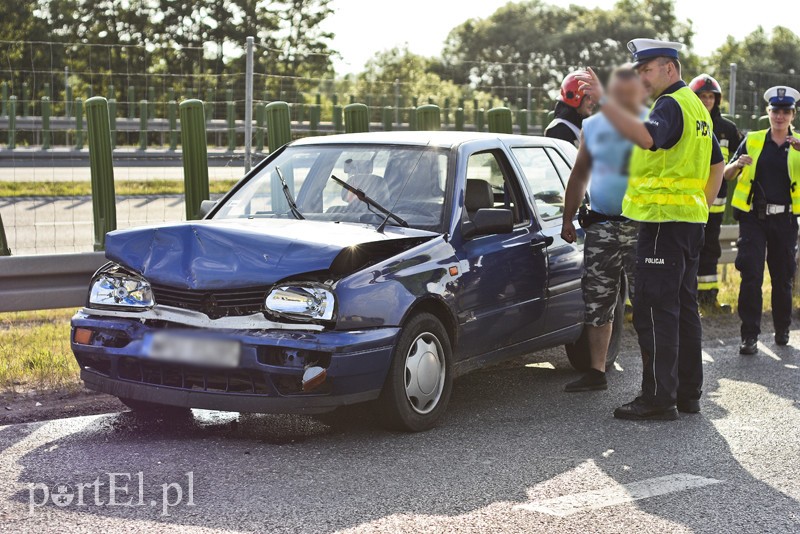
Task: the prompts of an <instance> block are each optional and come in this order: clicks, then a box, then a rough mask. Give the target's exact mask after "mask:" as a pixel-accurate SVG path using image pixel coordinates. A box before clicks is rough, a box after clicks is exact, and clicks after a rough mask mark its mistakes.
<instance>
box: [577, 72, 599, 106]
mask: <svg viewBox="0 0 800 534" xmlns="http://www.w3.org/2000/svg"><path fill="white" fill-rule="evenodd" d="M575 78H577V79H578V80H579V81H580V82H581V83H580V88H581V90H582V91H583V92H584V94H585V95H586V96H588V97H589V98H591V99H592V102H595V103H597V102H600V99H601V98H602V97H603V94H605V91H604V90H603V84H602V83H600V78H598V77H597V74H595V73H594V71H593V70H592V68H591V67H589V68H587V69H586V71H585V72H581V73H579V74H577V75H576V76H575Z"/></svg>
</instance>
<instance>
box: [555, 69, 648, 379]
mask: <svg viewBox="0 0 800 534" xmlns="http://www.w3.org/2000/svg"><path fill="white" fill-rule="evenodd" d="M644 94H645V92H644V88H643V87H642V84H641V82H640V81H639V77H638V76H637V74H636V71H634V70H633V69H631V68H627V67H622V68H619V69H617V70H615V71H614V72H613V73H612V75H611V79H610V81H609V87H608V95H609V98H612V99H615V100H616V101H617V102H619V103H620V104H621V105H622V106H623V107H625V108H626V109H628V110H629V111H630V112H631V113H632V114H634V115H637V116H639V117H644V116H645V115H646V113H647V110H646V109H645V108H644V107H643V106H642V102H643V100H644ZM632 149H633V145H632V143H631V142H630V141H627V140H626V139H624V138H623V137H622V136H621V135H619V133H618V132H617V131H616V129H614V127H613V126H612V125H611V123H610V122H609V121H608V119H606V118H605V115H603V114H598V115H594V116H592V117H589V118H588V119H586V120H584V121H583V131H582V132H581V141H580V147H579V148H578V156H577V158H576V160H575V165H574V166H573V168H572V173H571V174H570V177H569V184H568V185H567V192H566V197H565V202H564V204H565V205H564V220H563V226H562V231H561V236H562V237H563V238H564V239H565V240H566V241H567V242H569V243H573V242H575V241H576V240H577V232H576V230H575V225H574V224H573V222H572V221H573V218H574V217H575V213H576V212H577V211H578V208H579V206H580V205H581V203H582V201H583V199H584V198H585V196H586V190H587V187H588V189H589V198H590V201H591V209H590V210H588V212H587V213H585V214H584V215H583V217H582V218H581V224H582V226H583V228H584V230H585V231H586V241H585V243H584V249H583V250H584V269H585V271H584V275H583V300H584V302H585V303H586V311H585V317H584V323H585V328H586V336H587V338H588V344H589V358H590V362H591V368H590V369H589V370H588V371H587V372H586V373H585V374H584V375H583V376H582V377H581V378H579V379H578V380H575V381H573V382H570V383H569V384H567V385H566V387H565V388H564V390H565V391H568V392H576V391H593V390H601V389H607V388H608V382H607V381H606V360H607V355H608V346H609V343H610V341H611V333H612V331H613V323H614V320H620V321H621V320H623V318H622V317H614V309H615V307H616V305H617V299H618V297H619V293H620V290H621V288H622V282H621V281H622V279H623V277H624V276H626V275H627V278H628V283H627V287H628V288H629V290H631V291H629V295H630V297H631V299H633V298H634V295H633V294H632V289H633V275H634V264H635V262H636V237H637V234H638V230H639V225H638V223H636V222H634V221H630V220H628V219H626V218H624V217H622V198H623V197H624V196H625V191H626V189H627V186H628V171H627V166H628V160H629V159H630V153H631V150H632ZM590 176H591V180H590Z"/></svg>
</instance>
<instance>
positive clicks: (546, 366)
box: [525, 362, 555, 369]
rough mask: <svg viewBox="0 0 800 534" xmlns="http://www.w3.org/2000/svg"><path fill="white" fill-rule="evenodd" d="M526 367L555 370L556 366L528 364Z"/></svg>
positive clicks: (542, 363)
mask: <svg viewBox="0 0 800 534" xmlns="http://www.w3.org/2000/svg"><path fill="white" fill-rule="evenodd" d="M525 367H533V368H536V369H555V366H554V365H553V364H552V363H550V362H539V363H526V364H525Z"/></svg>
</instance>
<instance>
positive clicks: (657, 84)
mask: <svg viewBox="0 0 800 534" xmlns="http://www.w3.org/2000/svg"><path fill="white" fill-rule="evenodd" d="M671 69H674V66H673V65H672V64H671V63H669V62H668V61H664V60H662V59H660V58H656V59H654V60H653V61H650V62H648V63H645V64H644V65H642V66H640V67H639V68H638V69H636V72H638V73H639V78H640V79H641V80H642V85H644V88H645V90H646V91H647V93H648V94H649V95H650V96H652V97H657V96H658V95H660V94H661V93H662V92H663V91H664V89H666V88H667V87H669V86H670V83H669V81H670V72H671Z"/></svg>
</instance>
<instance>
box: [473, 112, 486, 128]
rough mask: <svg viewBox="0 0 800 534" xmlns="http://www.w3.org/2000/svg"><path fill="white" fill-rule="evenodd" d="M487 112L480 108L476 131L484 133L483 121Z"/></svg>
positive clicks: (476, 115)
mask: <svg viewBox="0 0 800 534" xmlns="http://www.w3.org/2000/svg"><path fill="white" fill-rule="evenodd" d="M484 116H485V112H484V109H483V108H478V111H477V112H476V113H475V131H476V132H482V131H483V120H484Z"/></svg>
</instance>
